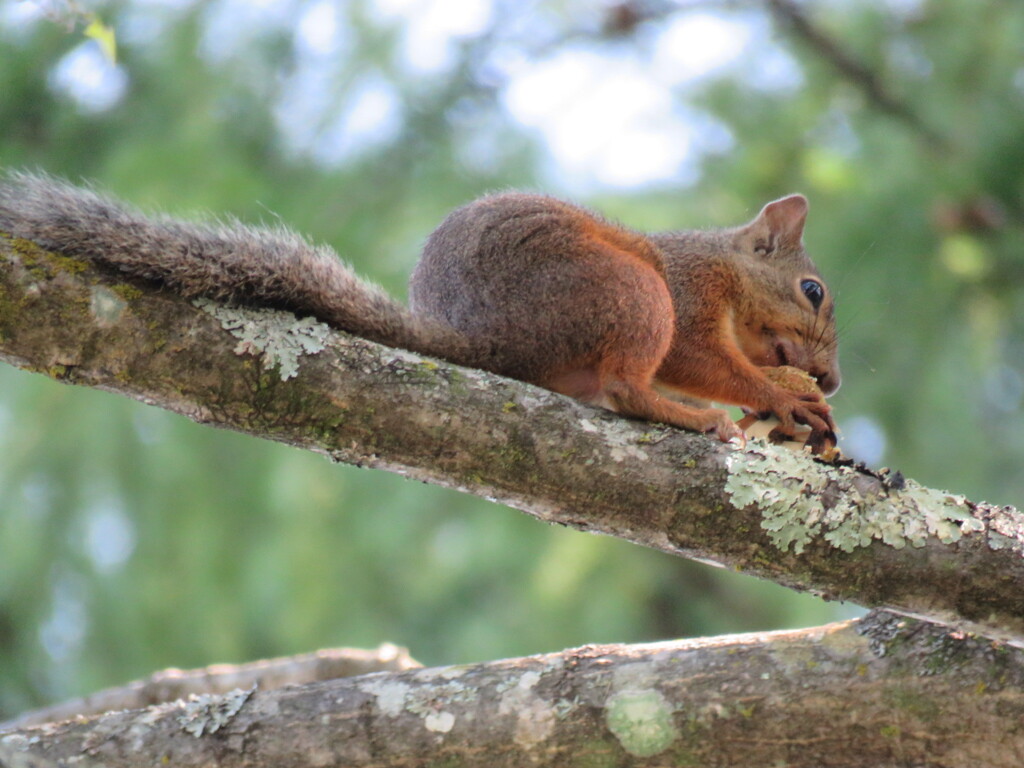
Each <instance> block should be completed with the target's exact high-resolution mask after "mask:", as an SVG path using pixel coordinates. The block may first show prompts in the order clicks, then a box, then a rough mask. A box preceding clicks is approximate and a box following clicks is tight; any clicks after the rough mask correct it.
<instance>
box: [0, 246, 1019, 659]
mask: <svg viewBox="0 0 1024 768" xmlns="http://www.w3.org/2000/svg"><path fill="white" fill-rule="evenodd" d="M0 359H4V360H6V361H8V362H11V363H13V364H15V365H18V366H20V367H22V368H26V369H30V370H34V371H38V372H40V373H42V374H45V375H48V376H50V377H52V378H54V379H56V380H59V381H64V382H67V383H74V384H82V385H86V386H93V387H99V388H102V389H107V390H111V391H116V392H119V393H122V394H125V395H128V396H130V397H134V398H136V399H138V400H142V401H144V402H146V403H150V404H154V405H159V406H161V407H163V408H167V409H169V410H172V411H175V412H177V413H182V414H184V415H186V416H188V417H189V418H192V419H194V420H196V421H200V422H207V423H213V424H217V425H219V426H223V427H229V428H232V429H237V430H239V431H243V432H247V433H249V434H253V435H257V436H261V437H267V438H270V439H273V440H279V441H282V442H287V443H289V444H291V445H295V446H300V447H304V448H308V449H310V450H314V451H318V452H320V453H323V454H325V455H327V456H330V457H331V458H333V459H335V460H337V461H344V462H349V463H353V464H360V465H365V466H372V467H379V468H383V469H388V470H390V471H394V472H399V473H401V474H404V475H407V476H409V477H413V478H416V479H419V480H426V481H430V482H434V483H439V484H442V485H446V486H449V487H454V488H459V489H461V490H464V491H468V492H471V493H475V494H478V495H480V496H484V497H487V498H490V499H494V500H497V501H501V502H503V503H506V504H509V505H511V506H513V507H516V508H518V509H521V510H524V511H526V512H528V513H530V514H532V515H534V516H536V517H538V518H541V519H543V520H547V521H550V522H555V523H559V524H563V525H568V526H572V527H575V528H578V529H581V530H589V531H595V532H599V533H604V534H608V535H612V536H618V537H620V538H624V539H627V540H630V541H634V542H636V543H639V544H643V545H645V546H649V547H654V548H656V549H660V550H663V551H666V552H670V553H672V554H677V555H683V556H687V557H693V558H698V559H702V560H710V561H715V562H718V563H721V564H725V565H728V566H729V567H731V568H734V569H737V570H741V571H744V572H747V573H751V574H754V575H757V576H762V577H765V578H769V579H772V580H774V581H776V582H778V583H781V584H785V585H788V586H791V587H794V588H796V589H801V590H810V591H813V592H816V593H818V594H822V595H825V596H827V597H832V598H836V599H843V600H850V601H853V602H857V603H860V604H863V605H867V606H885V607H889V608H892V609H894V610H897V611H901V612H904V613H907V614H913V615H917V616H922V617H927V618H929V619H932V620H937V621H941V622H947V623H950V624H955V625H961V626H966V627H970V628H972V629H973V630H976V631H979V632H982V633H985V634H987V635H989V636H991V637H996V638H1001V639H1006V640H1009V641H1012V642H1016V643H1022V642H1024V591H1022V590H1021V589H1020V586H1019V585H1020V584H1022V583H1024V520H1022V517H1021V515H1020V514H1018V513H1017V512H1016V510H1013V509H1012V508H1009V507H1007V508H1002V509H997V508H993V507H990V506H987V505H983V504H973V503H970V502H968V501H966V500H964V499H961V498H958V497H955V496H951V495H949V494H944V493H942V492H938V491H933V490H930V489H926V488H921V487H920V486H917V485H916V484H914V483H912V482H909V481H908V482H907V483H905V484H904V483H902V482H901V481H900V482H897V481H896V479H891V478H883V477H879V476H876V475H873V474H871V473H868V472H865V471H859V470H857V469H855V468H853V467H832V466H827V465H823V464H820V463H818V462H815V461H812V460H811V459H810V458H807V457H805V456H800V455H797V454H792V453H787V452H784V451H777V450H775V449H773V448H771V447H770V446H767V445H764V444H757V443H751V445H750V446H748V449H747V450H737V449H736V448H734V447H731V446H726V445H723V444H721V443H718V442H716V441H714V440H712V439H710V438H707V437H705V436H702V435H696V434H692V433H688V432H683V431H680V430H676V429H671V428H666V427H663V426H659V425H655V424H649V423H642V422H636V421H630V420H627V419H623V418H620V417H617V416H615V415H614V414H612V413H609V412H607V411H602V410H599V409H594V408H590V407H587V406H584V405H582V404H580V403H578V402H575V401H572V400H569V399H567V398H565V397H561V396H559V395H555V394H552V393H550V392H546V391H544V390H541V389H538V388H536V387H532V386H528V385H526V384H522V383H520V382H515V381H511V380H509V379H504V378H501V377H499V376H495V375H493V374H489V373H485V372H482V371H475V370H469V369H465V368H459V367H457V366H454V365H449V364H446V363H441V362H436V361H432V360H428V359H424V358H421V357H418V356H416V355H413V354H411V353H408V352H404V351H402V350H396V349H390V348H386V347H381V346H379V345H376V344H372V343H369V342H366V341H364V340H361V339H356V338H353V337H351V336H349V335H347V334H343V333H338V332H334V331H331V330H330V329H328V328H326V327H325V326H322V325H320V324H318V323H315V322H312V321H309V320H302V321H298V320H296V318H295V317H294V316H292V315H288V314H285V313H280V312H252V311H242V310H233V309H230V308H224V307H219V306H216V305H209V304H206V305H203V306H196V305H194V304H193V303H191V302H187V301H184V300H182V299H180V298H178V297H176V296H173V295H170V294H168V293H166V292H163V291H160V290H157V289H153V288H151V287H148V286H143V285H135V284H125V283H123V282H121V281H120V280H119V279H118V278H117V276H116V275H111V274H109V273H104V272H101V271H98V270H96V269H95V268H93V267H91V266H89V265H88V264H86V263H84V262H81V261H78V260H75V259H69V258H67V257H63V256H59V255H54V254H48V253H46V252H44V251H42V250H40V249H39V248H37V247H36V246H34V245H33V244H32V243H28V242H26V241H23V240H10V239H4V238H0Z"/></svg>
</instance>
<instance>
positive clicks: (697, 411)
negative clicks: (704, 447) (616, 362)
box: [602, 374, 743, 443]
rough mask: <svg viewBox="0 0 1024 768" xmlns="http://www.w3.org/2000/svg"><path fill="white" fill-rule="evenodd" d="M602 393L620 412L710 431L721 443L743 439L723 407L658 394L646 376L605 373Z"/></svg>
mask: <svg viewBox="0 0 1024 768" xmlns="http://www.w3.org/2000/svg"><path fill="white" fill-rule="evenodd" d="M602 378H603V382H602V383H603V386H602V393H603V396H604V397H605V398H607V400H608V401H609V402H610V403H611V406H610V407H611V409H612V410H614V411H616V412H617V413H621V414H622V415H623V416H634V417H636V418H640V419H647V420H648V421H658V422H661V423H662V424H671V425H672V426H675V427H683V428H684V429H692V430H695V431H697V432H714V433H715V435H716V436H717V437H718V439H719V440H721V441H722V442H723V443H727V442H729V441H730V440H732V439H733V438H739V439H740V441H741V442H742V441H743V432H742V431H741V430H740V428H739V427H737V426H736V424H735V423H734V422H733V420H732V418H731V417H730V416H729V414H728V413H727V412H726V411H723V410H722V409H720V408H695V407H693V406H690V405H684V404H683V403H680V402H677V401H675V400H670V399H669V398H667V397H665V396H664V395H661V394H659V393H658V392H657V391H656V390H655V389H654V387H653V386H652V385H651V382H650V381H649V380H647V381H644V380H643V379H641V378H638V377H636V376H631V375H628V374H627V375H622V374H618V375H616V374H607V375H605V376H604V377H602Z"/></svg>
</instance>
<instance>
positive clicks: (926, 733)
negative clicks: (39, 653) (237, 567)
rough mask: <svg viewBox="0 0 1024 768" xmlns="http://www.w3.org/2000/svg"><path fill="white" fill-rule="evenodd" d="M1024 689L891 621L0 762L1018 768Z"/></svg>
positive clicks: (601, 655)
mask: <svg viewBox="0 0 1024 768" xmlns="http://www.w3.org/2000/svg"><path fill="white" fill-rule="evenodd" d="M1022 684H1024V652H1021V651H1017V650H1009V651H1008V650H1005V649H999V648H997V647H994V646H993V644H992V643H991V642H989V641H983V640H977V639H972V638H965V637H962V636H955V635H951V634H949V633H948V632H946V631H944V630H941V629H939V628H937V627H935V626H933V625H929V624H925V623H919V622H914V621H911V620H900V619H898V618H896V617H893V616H890V615H887V614H881V615H874V616H869V617H868V618H867V619H865V620H862V621H861V622H860V623H856V622H847V623H844V624H835V625H830V626H826V627H820V628H815V629H809V630H799V631H790V632H776V633H770V634H758V635H743V636H733V637H725V638H716V639H710V640H696V641H682V642H671V643H658V644H652V645H642V646H586V647H583V648H576V649H572V650H568V651H564V652H562V653H555V654H548V655H543V656H534V657H529V658H523V659H511V660H507V661H497V662H491V663H487V664H477V665H471V666H463V667H447V668H440V669H420V670H413V671H408V672H402V673H380V674H374V675H366V676H362V677H356V678H345V679H340V680H332V681H329V682H324V683H316V684H312V685H306V686H301V687H288V688H282V689H278V690H273V691H261V690H256V691H237V692H235V693H232V694H228V695H226V696H222V697H211V696H204V697H200V698H199V699H194V700H192V701H190V702H180V701H179V702H176V703H173V704H168V705H161V706H156V707H151V708H149V709H145V710H134V711H127V712H115V713H110V714H107V715H103V716H101V717H95V718H92V719H88V720H78V721H71V722H67V723H63V724H58V725H49V726H41V727H39V728H32V729H26V730H22V731H18V732H14V733H8V734H6V735H5V736H4V737H2V738H0V749H2V748H6V749H7V750H8V757H10V755H11V754H12V753H14V754H16V755H17V756H20V757H26V756H31V757H33V758H42V759H44V760H46V761H49V762H51V763H59V764H65V763H63V762H61V761H69V763H68V764H70V761H73V760H80V759H83V758H84V759H85V760H86V761H92V763H93V764H96V765H104V766H107V767H108V768H135V767H136V766H150V765H154V764H166V765H174V766H176V767H177V768H188V767H189V766H206V765H218V766H221V767H222V768H231V767H232V766H266V767H267V768H289V767H290V766H309V765H344V766H346V768H369V767H370V766H385V765H386V766H427V765H460V766H488V768H504V767H505V766H508V767H510V768H511V767H512V766H514V767H515V768H520V767H521V766H524V765H533V766H552V767H557V768H564V766H574V765H615V766H621V767H623V768H626V767H629V766H664V765H722V766H725V765H787V766H790V768H801V767H804V766H806V767H807V768H812V767H813V768H821V767H822V766H832V767H840V766H857V767H858V768H859V767H861V766H866V765H871V766H890V765H892V766H895V765H928V766H935V767H936V768H947V767H948V768H954V767H959V766H964V767H966V766H971V768H974V766H978V765H984V766H986V768H1004V767H1005V768H1017V767H1018V766H1019V765H1020V762H1019V761H1020V755H1021V754H1022V753H1024V730H1022V729H1021V727H1020V723H1021V717H1022V714H1024V687H1022ZM851 702H856V706H851ZM3 759H4V755H3V754H2V753H0V764H2V763H3ZM11 762H12V763H13V760H12V761H11Z"/></svg>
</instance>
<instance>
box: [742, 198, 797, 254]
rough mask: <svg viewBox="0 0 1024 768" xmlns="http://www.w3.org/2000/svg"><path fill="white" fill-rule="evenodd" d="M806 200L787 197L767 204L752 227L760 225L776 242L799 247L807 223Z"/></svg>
mask: <svg viewBox="0 0 1024 768" xmlns="http://www.w3.org/2000/svg"><path fill="white" fill-rule="evenodd" d="M807 208H808V205H807V198H806V197H804V196H803V195H789V196H788V197H783V198H780V199H779V200H775V201H774V202H771V203H768V205H766V206H765V207H764V208H762V209H761V213H759V214H758V215H757V218H756V219H754V222H753V223H754V225H755V226H756V225H757V224H762V225H764V226H765V227H766V228H767V229H768V231H769V232H771V233H772V235H773V236H774V237H773V239H774V240H775V241H776V242H782V243H785V244H787V245H793V246H797V245H800V240H801V239H802V238H803V235H804V222H805V221H807Z"/></svg>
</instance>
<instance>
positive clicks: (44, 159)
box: [0, 0, 1024, 719]
mask: <svg viewBox="0 0 1024 768" xmlns="http://www.w3.org/2000/svg"><path fill="white" fill-rule="evenodd" d="M92 12H95V13H98V14H99V16H100V18H101V19H102V20H103V22H104V23H106V24H108V25H110V26H111V27H112V28H113V30H114V32H115V34H116V40H117V44H118V54H117V60H116V64H115V63H112V62H111V61H110V60H109V59H107V58H106V57H105V56H104V54H103V53H102V51H101V48H100V46H99V45H98V44H97V42H96V41H95V40H92V39H89V38H88V37H86V36H85V35H84V34H83V27H84V24H83V22H82V16H83V15H87V14H88V13H92ZM1022 40H1024V3H1021V2H1019V0H858V1H857V2H854V1H853V0H820V1H819V2H809V1H808V2H797V0H744V1H741V0H735V1H727V0H718V1H716V0H678V2H669V1H667V0H651V1H650V2H644V1H641V0H636V2H629V1H628V0H627V1H626V2H620V3H607V2H604V3H603V2H593V1H592V0H560V1H552V2H538V1H533V0H381V1H380V2H370V0H348V1H344V2H342V1H339V2H331V1H330V0H261V1H258V2H243V1H242V0H206V1H205V2H204V1H201V0H138V1H136V2H122V3H91V2H86V1H85V0H81V2H78V3H71V4H69V3H66V2H51V3H44V2H30V1H28V0H19V1H14V0H0V164H2V165H3V166H5V167H30V168H42V169H45V170H47V171H50V172H53V173H57V174H60V175H64V176H67V177H70V178H72V179H76V180H77V179H89V180H93V181H96V182H97V183H98V184H99V185H101V186H102V187H104V188H106V189H108V190H111V191H113V192H114V193H116V194H117V195H119V196H121V197H123V198H126V199H128V200H131V201H133V202H134V203H136V204H138V205H140V206H142V207H143V208H146V209H153V210H165V211H170V212H173V213H175V214H179V215H183V216H202V215H212V214H231V215H235V216H238V217H240V218H242V219H243V220H246V221H249V222H267V223H275V224H276V223H279V222H285V223H287V224H288V225H290V226H292V227H294V228H296V229H298V230H300V231H302V232H305V233H307V234H309V235H310V236H311V237H312V238H314V239H315V240H318V241H323V242H327V243H330V244H331V245H333V246H334V247H335V248H336V249H337V250H338V251H339V253H341V254H342V256H343V257H344V258H346V259H348V260H349V261H351V262H352V263H354V264H355V265H356V266H357V268H358V269H359V270H360V271H361V272H363V273H365V274H366V275H368V276H370V277H371V278H373V279H374V280H376V281H379V282H380V283H382V284H383V285H385V286H386V287H387V288H388V289H389V290H391V291H392V292H393V293H394V294H396V295H398V296H402V297H404V295H405V280H406V277H407V275H408V273H409V271H410V270H411V268H412V265H413V264H414V262H415V259H416V256H417V252H418V249H419V247H420V245H421V243H422V242H423V240H424V238H425V237H426V236H427V234H428V233H429V232H430V230H431V229H432V227H433V226H435V225H436V224H437V222H439V221H440V220H441V218H442V217H443V216H444V214H445V213H446V212H447V211H448V210H450V209H451V208H453V207H454V206H456V205H458V204H460V203H462V202H464V201H466V200H468V199H470V198H472V197H474V196H475V195H478V194H480V193H482V192H484V191H488V190H495V189H501V188H507V187H511V186H515V187H525V188H532V189H539V190H544V191H547V192H551V193H555V194H560V195H563V196H567V197H571V198H574V199H576V200H579V201H582V202H585V203H587V204H589V205H591V206H593V207H594V208H596V209H598V210H600V211H602V212H603V213H605V214H607V215H608V216H611V217H614V218H616V219H618V220H620V221H622V222H624V223H626V224H628V225H631V226H634V227H637V228H641V229H651V230H657V229H669V228H684V227H694V226H714V225H732V224H737V223H741V222H743V221H746V220H747V219H749V218H750V217H752V216H753V215H754V214H755V213H756V212H757V210H758V209H759V208H760V206H761V205H762V204H763V203H765V202H767V201H768V200H770V199H773V198H774V197H778V196H780V195H783V194H786V193H789V192H792V191H802V192H803V193H805V194H807V195H808V196H809V197H810V199H811V203H812V212H811V217H810V220H809V225H808V231H807V237H806V239H807V243H808V246H809V249H810V251H811V252H812V254H813V255H814V257H815V258H816V260H817V262H818V264H819V266H820V267H821V269H822V271H823V272H824V274H825V275H826V277H827V278H828V280H829V282H830V283H831V285H832V287H833V290H834V291H835V293H836V294H837V295H838V315H839V322H840V325H841V328H842V347H841V348H842V363H843V370H844V374H845V383H844V385H843V388H842V390H841V391H840V392H839V393H838V394H837V395H836V396H835V397H834V398H833V403H834V406H835V410H836V416H837V420H838V422H839V424H840V426H841V427H842V429H843V432H844V440H845V445H846V450H847V452H848V453H852V454H854V455H855V456H858V457H860V458H862V459H864V460H865V461H867V462H869V463H870V464H872V465H874V466H876V467H877V466H883V465H888V466H891V467H894V468H898V469H900V470H902V471H903V472H904V473H905V474H907V475H909V476H912V477H914V478H916V479H918V480H920V481H921V482H923V483H925V484H928V485H932V486H938V487H942V488H948V489H952V490H955V491H958V492H962V493H965V494H967V495H969V496H970V497H972V498H975V499H986V500H988V501H991V502H994V503H999V504H1006V503H1018V504H1019V503H1021V502H1022V501H1024V493H1022V491H1024V473H1022V471H1021V464H1022V461H1024V410H1022V396H1024V378H1022V377H1024V335H1022V330H1024V237H1022V232H1024V43H1022V42H1021V41H1022ZM852 610H855V607H852V606H837V605H832V604H827V603H824V602H821V601H819V600H817V599H815V598H812V597H809V596H801V595H796V594H793V593H791V592H788V591H786V590H783V589H781V588H778V587H775V586H773V585H771V584H766V583H763V582H758V581H755V580H753V579H749V578H746V577H742V576H739V575H736V574H731V573H728V572H723V571H720V570H716V569H713V568H710V567H708V566H704V565H698V564H693V563H688V562H684V561H682V560H679V559H676V558H672V557H669V556H666V555H662V554H659V553H655V552H650V551H646V550H643V549H641V548H639V547H636V546H633V545H629V544H626V543H624V542H620V541H616V540H613V539H609V538H603V537H596V536H588V535H584V534H580V533H576V532H572V531H567V530H562V529H555V528H551V527H547V526H544V525H542V524H540V523H537V522H536V521H534V520H532V519H530V518H528V517H526V516H524V515H521V514H519V513H516V512H513V511H510V510H508V509H505V508H502V507H500V506H496V505H493V504H488V503H486V502H484V501H481V500H479V499H475V498H468V497H465V496H461V495H459V494H457V493H454V492H450V491H445V490H441V489H437V488H432V487H428V486H424V485H419V484H415V483H410V482H408V481H404V480H402V479H400V478H398V477H395V476H390V475H387V474H385V473H382V472H374V471H366V470H358V469H354V468H351V467H344V466H334V465H331V464H329V463H328V462H326V461H324V460H323V459H322V458H320V457H317V456H314V455H311V454H306V453H303V452H300V451H298V450H294V449H290V448H286V447H283V446H280V445H276V444H272V443H269V442H262V441H259V440H254V439H251V438H246V437H243V436H240V435H236V434H233V433H228V432H223V431H218V430H214V429H210V428H208V427H200V426H197V425H195V424H192V423H190V422H188V421H186V420H184V419H182V418H179V417H176V416H173V415H171V414H168V413H164V412H161V411H159V410H156V409H153V408H148V407H145V406H143V405H140V404H138V403H134V402H130V401H128V400H125V399H123V398H120V397H117V396H113V395H109V394H106V393H102V392H98V391H90V390H85V389H77V388H72V387H66V386H62V385H59V384H56V383H53V382H51V381H49V380H48V379H46V378H45V377H42V376H38V375H31V374H28V373H25V372H21V371H18V370H15V369H14V368H12V367H10V366H4V365H0V719H2V718H3V717H4V716H7V715H13V714H15V713H16V712H18V711H21V710H23V709H25V708H27V707H31V706H36V705H40V704H43V703H46V702H50V701H54V700H59V699H62V698H66V697H69V696H72V695H79V694H84V693H87V692H89V691H90V690H94V689H96V688H99V687H102V686H107V685H113V684H118V683H121V682H124V681H127V680H129V679H132V678H134V677H139V676H142V675H146V674H148V673H150V672H152V671H154V670H156V669H160V668H164V667H167V666H180V667H191V666H198V665H203V664H208V663H212V662H236V661H244V660H250V659H255V658H261V657H266V656H271V655H278V654H289V653H296V652H303V651H309V650H312V649H315V648H319V647H325V646H333V645H356V646H375V645H376V644H378V643H379V642H381V641H385V640H386V641H393V642H396V643H400V644H404V645H407V646H409V647H410V648H411V650H412V652H413V654H414V655H415V656H416V657H418V658H419V659H420V660H422V661H424V662H426V663H429V664H445V663H458V662H468V661H475V660H485V659H492V658H499V657H502V656H508V655H518V654H528V653H535V652H542V651H552V650H558V649H561V648H563V647H568V646H572V645H578V644H583V643H588V642H610V641H647V640H657V639H661V638H670V637H682V636H693V635H702V634H715V633H724V632H734V631H743V630H751V629H770V628H775V627H787V626H799V625H810V624H814V623H819V622H823V621H827V620H830V619H832V618H835V617H836V616H839V615H844V612H845V614H848V613H849V612H850V611H852Z"/></svg>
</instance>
